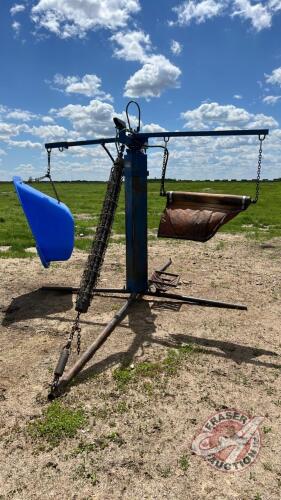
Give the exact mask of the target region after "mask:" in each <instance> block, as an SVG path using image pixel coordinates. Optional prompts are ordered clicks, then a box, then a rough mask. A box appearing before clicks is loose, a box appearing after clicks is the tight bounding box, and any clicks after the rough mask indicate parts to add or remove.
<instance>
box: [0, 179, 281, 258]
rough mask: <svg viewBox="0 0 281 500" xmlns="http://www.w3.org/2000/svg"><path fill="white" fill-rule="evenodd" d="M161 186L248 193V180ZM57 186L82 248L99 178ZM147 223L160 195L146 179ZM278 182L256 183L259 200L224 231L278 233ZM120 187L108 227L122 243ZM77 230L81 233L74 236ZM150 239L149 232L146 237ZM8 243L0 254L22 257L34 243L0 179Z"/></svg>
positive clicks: (99, 194) (3, 237)
mask: <svg viewBox="0 0 281 500" xmlns="http://www.w3.org/2000/svg"><path fill="white" fill-rule="evenodd" d="M33 186H34V187H36V188H38V189H40V190H41V191H43V192H45V193H48V194H51V195H52V190H51V186H50V184H48V183H44V182H41V183H40V184H33ZM166 189H167V190H169V189H170V190H173V191H199V192H215V193H229V194H240V195H250V196H254V193H255V184H254V182H250V181H249V182H247V181H241V182H240V181H239V182H207V181H200V182H199V181H198V182H197V181H196V182H184V181H171V182H167V183H166ZM57 190H58V192H59V195H60V197H61V199H62V201H63V202H64V203H66V204H67V205H68V206H69V208H70V209H71V211H72V213H73V214H74V217H75V226H76V243H75V245H76V248H79V249H82V250H87V249H88V248H89V246H90V244H91V238H92V234H93V231H94V229H93V228H94V227H95V226H96V224H97V221H98V217H99V212H100V209H101V206H102V201H103V197H104V193H105V183H101V182H85V183H83V182H72V183H57ZM148 190H149V195H148V226H149V230H150V231H151V232H152V231H153V230H155V233H156V228H157V227H158V224H159V220H160V215H161V212H162V210H163V208H164V206H165V198H161V197H160V196H159V182H155V181H151V182H149V184H148ZM280 205H281V181H276V182H271V181H264V182H262V185H261V196H260V201H259V203H258V204H257V205H254V206H251V207H250V208H249V209H248V210H247V211H246V212H245V213H242V214H240V215H239V216H238V217H236V218H235V219H234V220H233V221H231V222H230V223H228V224H227V225H226V226H224V228H223V231H224V232H228V233H241V232H242V233H245V234H247V236H249V237H251V238H257V239H266V240H269V239H271V238H272V237H274V236H281V207H280ZM124 210H125V208H124V192H123V191H122V193H121V197H120V201H119V206H118V210H117V215H116V218H115V221H114V226H113V237H114V241H116V242H120V243H123V242H124V230H125V216H124ZM79 235H83V236H79ZM150 238H154V236H152V235H151V236H150ZM6 246H9V247H10V250H9V251H0V257H4V258H5V257H27V256H30V253H29V252H26V251H25V249H26V248H29V247H33V246H34V241H33V237H32V234H31V232H30V230H29V228H28V225H27V222H26V220H25V217H24V215H23V213H22V210H21V207H20V204H19V202H18V199H17V197H16V195H15V193H14V188H13V186H12V184H10V183H2V184H0V247H6Z"/></svg>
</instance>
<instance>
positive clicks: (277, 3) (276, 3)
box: [268, 0, 281, 12]
mask: <svg viewBox="0 0 281 500" xmlns="http://www.w3.org/2000/svg"><path fill="white" fill-rule="evenodd" d="M268 6H269V8H270V9H271V10H272V11H273V12H277V11H278V10H281V0H270V1H269V2H268Z"/></svg>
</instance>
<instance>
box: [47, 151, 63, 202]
mask: <svg viewBox="0 0 281 500" xmlns="http://www.w3.org/2000/svg"><path fill="white" fill-rule="evenodd" d="M51 151H52V150H51V149H47V154H48V166H47V173H46V175H45V177H47V178H48V179H49V180H50V182H51V184H52V188H53V191H54V193H55V197H56V199H57V200H58V202H59V203H60V199H59V195H58V192H57V190H56V186H55V183H54V181H53V179H52V176H51Z"/></svg>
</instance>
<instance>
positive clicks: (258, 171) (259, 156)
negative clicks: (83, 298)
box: [251, 135, 265, 203]
mask: <svg viewBox="0 0 281 500" xmlns="http://www.w3.org/2000/svg"><path fill="white" fill-rule="evenodd" d="M264 139H265V135H264V136H261V135H259V141H260V146H259V154H258V168H257V180H256V196H255V198H254V199H252V200H251V202H252V203H257V201H258V199H259V195H260V178H261V163H262V143H263V141H264Z"/></svg>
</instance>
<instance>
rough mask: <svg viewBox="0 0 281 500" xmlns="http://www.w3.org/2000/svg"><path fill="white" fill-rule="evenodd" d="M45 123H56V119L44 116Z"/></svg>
mask: <svg viewBox="0 0 281 500" xmlns="http://www.w3.org/2000/svg"><path fill="white" fill-rule="evenodd" d="M42 122H43V123H54V119H53V118H52V117H51V116H42Z"/></svg>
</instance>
